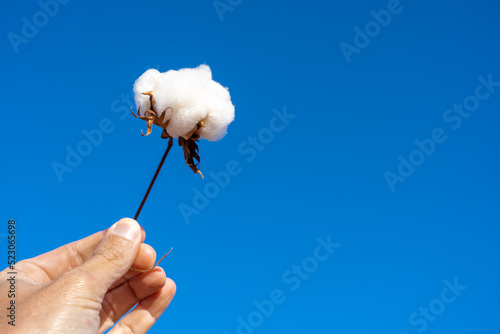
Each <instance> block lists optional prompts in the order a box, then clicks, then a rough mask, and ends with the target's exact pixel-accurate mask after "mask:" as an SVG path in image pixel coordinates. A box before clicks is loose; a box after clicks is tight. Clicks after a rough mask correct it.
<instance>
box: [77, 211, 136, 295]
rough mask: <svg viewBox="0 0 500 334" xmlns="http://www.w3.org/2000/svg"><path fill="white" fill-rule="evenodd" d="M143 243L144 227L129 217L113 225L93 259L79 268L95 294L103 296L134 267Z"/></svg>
mask: <svg viewBox="0 0 500 334" xmlns="http://www.w3.org/2000/svg"><path fill="white" fill-rule="evenodd" d="M140 243H141V227H140V226H139V224H138V223H137V222H136V221H135V220H133V219H130V218H123V219H121V220H120V221H118V222H117V223H116V224H114V225H113V226H111V227H110V228H109V229H108V231H107V232H106V235H105V236H104V238H103V239H102V241H101V243H100V244H99V245H98V246H97V248H96V249H95V251H94V254H93V255H92V257H91V258H90V259H88V260H87V261H85V263H83V264H82V265H81V266H80V267H79V268H78V269H79V270H78V271H80V273H81V274H83V275H84V276H86V277H87V278H88V279H90V282H89V283H91V284H90V285H91V286H92V287H93V288H94V289H96V290H94V291H95V292H97V293H99V294H100V295H102V296H104V294H105V293H106V291H107V290H108V288H109V287H110V286H111V285H112V284H113V283H114V282H116V281H117V280H118V279H119V278H121V277H122V276H123V275H125V273H126V272H127V271H128V270H129V269H130V267H131V266H132V264H133V262H134V259H135V257H136V256H137V253H138V252H139V246H140Z"/></svg>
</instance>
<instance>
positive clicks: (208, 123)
mask: <svg viewBox="0 0 500 334" xmlns="http://www.w3.org/2000/svg"><path fill="white" fill-rule="evenodd" d="M148 91H153V95H154V98H155V101H156V105H155V106H154V107H155V110H156V111H157V113H158V116H160V115H162V114H163V113H164V112H165V116H164V117H165V120H170V122H169V124H168V126H167V132H168V134H169V135H170V136H172V137H182V136H184V135H185V134H187V133H188V132H189V131H191V130H192V129H193V128H194V127H195V126H196V125H197V124H198V123H199V122H200V121H202V120H203V123H204V125H205V126H204V127H203V128H201V129H200V132H199V134H200V137H201V138H204V139H208V140H210V141H216V140H219V139H221V138H222V137H224V135H225V134H226V131H227V126H228V125H229V123H231V122H232V121H233V120H234V106H233V104H232V102H231V96H230V95H229V91H228V89H227V87H223V86H222V85H221V84H219V83H218V82H216V81H214V80H212V71H211V70H210V67H208V66H207V65H200V66H198V67H196V68H183V69H180V70H178V71H176V70H170V71H167V72H164V73H160V72H159V71H158V70H156V69H150V70H147V71H146V72H144V74H142V75H141V76H140V77H139V78H138V79H137V80H136V81H135V83H134V94H135V103H136V106H137V110H140V114H141V115H144V112H145V111H146V110H148V109H151V104H150V100H149V96H147V95H143V94H142V93H144V92H148Z"/></svg>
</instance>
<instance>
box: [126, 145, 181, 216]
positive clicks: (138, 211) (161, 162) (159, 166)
mask: <svg viewBox="0 0 500 334" xmlns="http://www.w3.org/2000/svg"><path fill="white" fill-rule="evenodd" d="M173 142H174V140H173V138H172V137H170V138H169V140H168V146H167V150H166V151H165V153H164V154H163V157H162V158H161V161H160V164H159V165H158V168H157V169H156V173H155V175H154V176H153V179H152V180H151V183H150V184H149V187H148V190H147V191H146V194H145V195H144V197H143V198H142V202H141V205H139V208H138V209H137V212H136V213H135V216H134V219H135V220H137V218H139V215H140V214H141V210H142V207H143V206H144V203H146V200H147V199H148V196H149V193H150V192H151V188H153V185H154V183H155V181H156V178H157V177H158V174H159V173H160V170H161V167H162V166H163V163H164V162H165V159H166V158H167V155H168V152H169V151H170V149H171V148H172V144H173Z"/></svg>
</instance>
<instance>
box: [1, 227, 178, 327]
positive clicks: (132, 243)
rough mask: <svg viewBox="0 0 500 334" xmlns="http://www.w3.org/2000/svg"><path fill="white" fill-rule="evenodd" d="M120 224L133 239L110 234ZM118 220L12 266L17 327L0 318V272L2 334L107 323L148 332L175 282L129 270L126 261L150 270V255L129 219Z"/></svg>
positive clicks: (4, 296) (4, 290) (4, 286)
mask: <svg viewBox="0 0 500 334" xmlns="http://www.w3.org/2000/svg"><path fill="white" fill-rule="evenodd" d="M118 223H124V224H128V225H129V226H130V230H129V231H130V232H129V237H130V238H131V239H133V240H129V239H127V238H125V237H123V236H119V235H115V234H114V233H115V231H116V230H118V229H116V225H117V224H118ZM118 223H116V224H114V225H113V226H111V227H110V228H109V229H107V230H105V231H101V232H97V233H95V234H92V235H91V236H88V237H87V238H84V239H81V240H78V241H75V242H72V243H70V244H67V245H65V246H62V247H59V248H57V249H55V250H53V251H51V252H48V253H45V254H42V255H39V256H37V257H35V258H32V259H27V260H23V261H20V262H18V263H17V264H16V266H15V271H16V272H17V275H16V288H15V290H16V297H15V306H16V322H15V323H16V326H15V327H14V326H10V325H8V323H7V322H8V321H9V319H8V318H6V317H5V314H7V313H8V312H7V310H6V307H8V305H9V303H10V300H12V299H11V298H8V291H9V288H10V283H9V282H8V281H7V279H8V278H9V277H10V275H9V274H7V272H8V271H9V270H8V269H5V270H3V271H1V272H0V305H1V309H2V310H3V311H2V318H3V319H2V320H1V322H0V333H34V334H35V333H54V334H57V333H71V334H84V333H85V334H90V333H92V334H94V333H103V332H104V331H106V330H108V329H109V328H111V327H112V326H114V327H113V329H112V330H111V331H110V333H111V334H121V333H127V334H130V333H134V334H140V333H146V332H147V331H148V330H149V329H150V328H151V326H153V324H154V323H155V322H156V320H157V319H158V318H159V317H160V316H161V314H162V313H163V311H165V309H166V308H167V306H168V305H169V304H170V301H171V300H172V298H173V297H174V295H175V291H176V286H175V283H174V282H173V281H172V280H171V279H169V278H167V277H166V275H165V272H164V271H163V269H162V268H160V267H155V268H154V269H153V270H151V271H148V272H144V273H140V272H134V271H132V270H130V267H131V266H132V265H133V266H134V267H135V268H137V269H143V270H144V269H148V268H151V267H152V266H153V264H154V262H155V259H156V252H155V250H154V249H153V248H152V247H151V246H149V245H147V244H145V243H143V242H144V239H145V237H146V234H145V232H144V230H143V229H142V228H141V227H140V226H139V224H138V223H137V222H136V221H135V220H132V219H129V218H124V219H122V220H120V221H119V222H118ZM137 303H138V304H137ZM135 304H137V306H136V307H135V308H133V307H134V305H135ZM132 308H133V310H132V311H131V312H130V313H128V314H127V315H126V316H125V317H124V318H123V319H121V320H120V318H121V317H122V316H123V315H124V314H125V313H127V312H128V311H129V310H130V309H132ZM118 320H119V322H118Z"/></svg>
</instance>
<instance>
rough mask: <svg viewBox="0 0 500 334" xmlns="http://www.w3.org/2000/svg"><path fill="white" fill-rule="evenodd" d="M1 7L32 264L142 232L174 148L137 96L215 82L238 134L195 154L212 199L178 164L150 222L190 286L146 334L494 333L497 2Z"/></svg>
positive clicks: (7, 93)
mask: <svg viewBox="0 0 500 334" xmlns="http://www.w3.org/2000/svg"><path fill="white" fill-rule="evenodd" d="M42 3H44V2H43V1H42ZM4 7H6V8H4V10H3V11H2V13H1V14H0V16H1V22H2V24H1V27H2V31H1V35H2V36H4V37H3V38H2V39H1V41H2V42H1V44H0V47H1V52H2V60H3V61H2V62H1V63H0V68H1V73H2V80H1V81H0V88H1V89H0V91H1V92H2V96H3V98H2V100H3V119H2V124H3V126H2V131H1V132H0V137H1V143H2V157H3V163H2V166H1V167H0V168H1V171H2V173H1V175H2V178H1V181H0V182H1V183H0V184H1V189H2V191H1V192H2V195H1V196H2V197H1V198H2V210H1V216H2V220H3V221H4V222H5V228H6V227H7V223H6V222H7V219H9V218H15V219H16V220H17V222H18V240H19V241H18V249H19V253H20V255H21V257H22V258H27V257H32V256H35V255H37V254H40V253H43V252H46V251H49V250H51V249H54V248H56V247H58V246H59V245H62V244H64V243H67V242H71V241H73V240H76V239H80V238H82V237H85V236H87V235H89V234H91V233H93V232H95V231H98V230H102V229H105V228H107V227H108V226H110V225H111V224H112V223H114V222H115V221H117V220H118V219H120V218H121V217H125V216H129V217H131V216H133V215H134V213H135V210H136V208H137V206H138V205H139V203H140V200H141V199H142V196H143V194H144V192H145V190H146V188H147V185H148V183H149V181H150V179H151V177H152V175H153V173H154V170H155V168H156V166H157V163H158V161H159V159H160V158H161V155H162V154H163V151H164V149H165V146H166V144H167V143H166V141H164V140H162V139H160V131H158V129H154V132H153V134H152V135H151V136H149V137H147V138H142V137H141V135H140V129H145V126H144V125H145V124H144V123H143V122H141V121H139V120H137V119H135V118H133V117H132V116H131V115H130V114H129V113H128V109H129V107H130V106H131V105H132V102H130V99H131V97H132V85H133V83H134V81H135V79H136V78H138V77H139V76H140V75H141V74H142V73H143V72H144V71H145V70H146V69H148V68H157V69H158V70H160V71H167V70H169V69H178V68H183V67H195V66H197V65H199V64H202V63H206V64H208V65H209V66H210V67H211V68H212V71H213V75H214V79H215V80H216V81H218V82H220V83H221V84H223V85H224V86H227V87H229V90H230V93H231V97H232V101H233V103H234V105H235V107H236V119H235V121H234V122H233V123H232V124H231V125H230V126H229V129H228V134H227V136H226V137H225V138H224V139H223V140H221V141H220V142H215V143H212V142H205V141H202V142H200V145H199V146H200V156H201V159H202V160H201V166H200V167H201V169H202V171H203V172H204V174H205V175H206V176H207V177H206V178H205V180H202V179H201V178H200V177H198V176H197V175H194V174H193V173H192V171H191V170H190V169H189V168H188V167H187V166H186V165H185V163H184V159H183V156H182V150H181V149H180V148H179V147H178V146H177V145H175V146H174V147H173V149H172V151H171V153H170V155H169V157H168V159H167V161H166V163H165V166H164V169H163V170H162V172H161V174H160V176H159V177H158V180H157V182H156V184H155V187H154V188H153V191H152V193H151V195H150V197H149V199H148V202H147V203H146V205H145V207H144V209H143V212H142V214H141V217H140V219H139V222H140V223H141V224H142V225H143V226H144V227H145V229H146V231H147V233H148V235H147V240H146V242H148V243H149V244H151V245H153V247H155V249H156V250H157V252H158V253H163V252H166V251H168V250H169V249H170V247H173V248H174V249H173V252H172V253H171V254H170V255H169V256H168V258H167V260H166V261H165V262H164V263H163V267H164V268H165V269H166V271H167V274H168V275H169V276H170V277H172V278H173V279H174V280H175V281H176V283H177V286H178V290H177V295H176V297H175V299H174V301H173V303H172V305H171V306H170V308H169V309H168V310H167V312H166V314H165V315H164V316H163V317H162V318H161V319H160V321H159V322H158V323H157V325H156V326H155V327H154V328H153V329H152V330H151V333H220V334H224V333H229V334H234V333H245V334H249V333H256V334H257V333H258V334H265V333H304V332H308V333H328V334H330V333H346V334H348V333H368V332H369V333H383V334H389V333H394V334H408V333H410V334H413V333H423V332H425V333H429V334H431V333H498V331H499V330H500V325H499V324H498V321H497V319H498V313H499V311H500V306H499V303H498V298H499V297H500V289H499V287H498V283H497V281H498V274H499V255H498V254H500V243H499V242H498V236H499V228H498V222H499V218H500V214H499V209H498V207H499V205H498V202H499V198H500V193H499V184H500V182H499V181H500V180H499V176H498V172H497V171H498V170H499V169H500V160H499V158H498V146H499V144H500V133H499V131H498V124H499V122H500V115H499V110H500V86H499V85H500V84H499V82H500V67H499V62H498V59H500V58H499V57H500V48H499V43H498V33H497V32H498V31H499V29H500V22H499V20H498V13H499V6H498V4H497V2H494V1H486V0H485V1H479V2H478V1H471V0H466V1H461V2H459V3H457V2H456V1H441V2H439V3H436V2H429V1H423V0H419V1H410V0H401V1H400V2H397V1H395V0H391V1H387V0H384V1H360V0H354V1H336V2H331V1H316V2H291V1H261V0H252V1H250V0H243V1H239V0H232V1H229V0H221V1H218V2H215V5H214V2H212V1H192V0H191V1H189V0H188V1H174V2H167V1H141V2H138V1H107V2H104V3H103V2H97V1H85V2H82V1H66V2H65V1H61V3H60V4H59V5H58V8H56V7H54V6H52V7H47V6H44V5H41V4H40V3H38V2H37V1H34V0H29V1H22V2H9V4H7V5H4ZM216 7H217V8H216ZM44 8H45V9H44ZM44 10H45V11H48V12H50V13H49V14H51V15H49V14H43V13H44V12H43V11H44ZM34 23H37V24H38V27H37V26H33V27H34V28H35V29H33V27H31V30H30V25H32V24H34ZM24 26H26V27H24ZM134 108H135V106H134ZM86 134H87V135H89V134H94V137H93V138H94V143H90V142H89V140H88V139H87V135H86ZM89 143H90V144H89ZM72 150H75V152H77V154H78V151H79V152H80V153H82V152H83V153H82V154H80V155H81V156H80V159H78V158H75V157H73V158H72V159H73V160H71V159H70V160H69V161H70V163H71V166H70V165H69V164H68V161H67V159H68V157H67V155H68V152H69V151H72ZM57 164H60V165H58V166H62V165H65V166H66V167H67V169H64V172H63V173H62V174H61V172H59V175H58V173H57V172H56V171H55V169H54V165H57ZM210 172H212V173H213V175H225V176H226V181H225V182H222V181H220V180H219V181H220V182H219V183H220V185H217V183H216V182H215V180H214V177H213V176H210ZM229 172H231V174H229ZM224 173H227V174H224ZM228 175H229V176H228ZM227 176H228V177H227ZM220 177H222V176H220ZM196 194H202V195H196ZM207 196H208V197H207ZM198 197H204V198H205V199H203V198H201V199H200V198H198ZM186 207H190V208H191V211H189V212H190V213H191V214H188V215H186V214H184V215H183V214H182V212H181V210H180V208H186ZM322 245H323V246H322ZM325 245H326V246H325ZM298 266H300V268H299V267H298ZM265 300H270V301H269V302H265ZM257 305H259V306H257ZM262 307H264V309H263V310H260V311H259V309H260V308H262ZM264 313H265V314H264Z"/></svg>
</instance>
